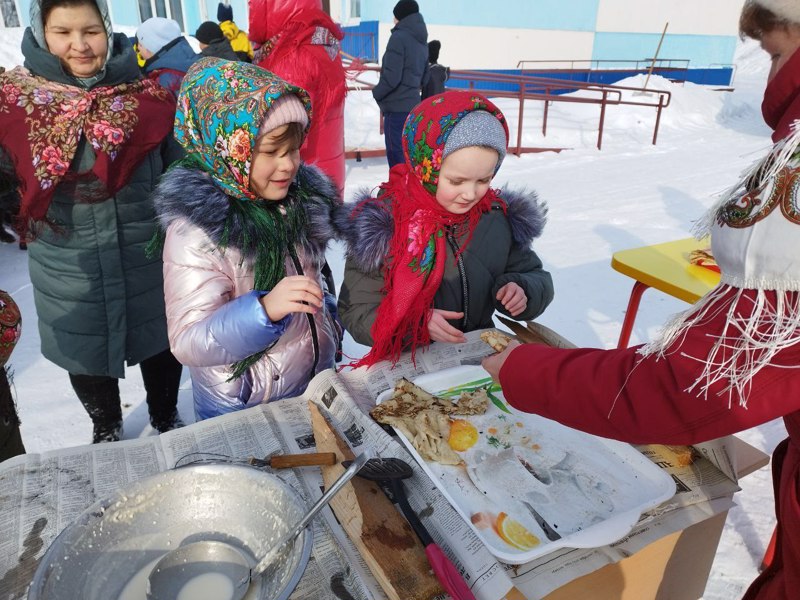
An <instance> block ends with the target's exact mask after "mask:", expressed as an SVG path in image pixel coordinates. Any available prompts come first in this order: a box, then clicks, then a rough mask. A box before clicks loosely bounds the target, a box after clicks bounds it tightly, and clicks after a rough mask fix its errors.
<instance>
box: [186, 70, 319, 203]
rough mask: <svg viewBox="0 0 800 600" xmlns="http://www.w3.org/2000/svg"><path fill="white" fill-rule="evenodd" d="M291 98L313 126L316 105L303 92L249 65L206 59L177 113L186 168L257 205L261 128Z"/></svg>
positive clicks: (189, 76)
mask: <svg viewBox="0 0 800 600" xmlns="http://www.w3.org/2000/svg"><path fill="white" fill-rule="evenodd" d="M286 94H295V95H297V97H298V98H300V100H301V101H302V102H303V105H304V106H305V107H306V111H307V112H308V119H309V125H310V123H311V99H310V98H309V96H308V93H307V92H306V91H305V90H303V89H302V88H299V87H296V86H293V85H291V84H290V83H287V82H286V81H284V80H283V79H281V78H280V77H278V76H277V75H275V74H273V73H270V72H269V71H267V70H265V69H262V68H261V67H257V66H255V65H252V64H249V63H244V62H232V61H227V60H222V59H219V58H213V57H208V58H203V59H201V60H198V61H197V62H195V63H194V64H193V65H192V66H191V67H189V70H188V71H187V72H186V76H185V77H184V79H183V84H182V85H181V90H180V94H179V95H178V108H177V111H176V112H175V139H176V140H177V141H178V143H179V144H180V145H181V146H183V148H184V149H185V150H186V159H184V161H182V162H183V165H184V166H191V167H194V168H199V169H201V170H203V171H205V172H206V173H208V174H209V175H210V176H211V177H212V179H213V180H214V183H216V184H217V186H219V187H220V188H221V189H222V190H223V191H224V192H225V193H226V194H227V195H228V196H231V197H232V198H236V199H248V200H256V199H257V198H258V196H257V195H256V194H254V193H253V192H251V191H250V160H251V158H252V154H253V147H254V144H255V141H256V137H257V136H258V128H259V127H260V126H261V123H262V122H263V121H264V118H265V117H266V115H267V112H268V111H269V109H270V107H271V106H272V105H273V103H274V102H275V101H276V100H277V99H278V98H280V97H281V96H284V95H286Z"/></svg>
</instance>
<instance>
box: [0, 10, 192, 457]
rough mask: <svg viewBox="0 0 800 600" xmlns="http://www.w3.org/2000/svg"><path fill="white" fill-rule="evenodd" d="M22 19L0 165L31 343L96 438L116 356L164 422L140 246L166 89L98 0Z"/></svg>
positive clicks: (162, 424)
mask: <svg viewBox="0 0 800 600" xmlns="http://www.w3.org/2000/svg"><path fill="white" fill-rule="evenodd" d="M30 23H31V25H30V27H29V28H28V29H26V30H25V35H24V37H23V38H22V54H23V56H24V57H25V66H24V67H16V68H14V69H12V70H11V71H7V72H6V73H3V74H2V75H0V88H2V90H3V93H2V94H0V172H2V175H3V177H6V178H8V179H10V180H12V181H13V182H14V183H15V184H16V187H17V189H18V190H19V192H20V214H19V218H20V223H21V224H22V225H23V227H24V228H25V231H24V233H25V234H26V235H27V237H28V239H29V241H30V243H29V245H28V250H29V260H28V266H29V269H30V276H31V283H32V285H33V292H34V300H35V302H36V312H37V316H38V325H39V337H40V338H41V347H42V354H43V355H44V356H45V358H47V359H48V360H50V361H52V362H54V363H55V364H57V365H58V366H60V367H62V368H63V369H65V370H66V371H67V372H68V373H69V379H70V382H71V384H72V387H73V389H74V390H75V393H76V395H77V396H78V398H79V399H80V401H81V403H82V404H83V405H84V407H85V408H86V411H87V413H88V414H89V416H90V417H91V419H92V423H93V426H94V433H93V441H94V442H106V441H116V440H118V439H120V436H121V433H122V408H121V404H120V394H119V382H118V380H119V378H121V377H124V376H125V365H126V364H127V365H128V366H131V365H136V364H139V365H140V367H141V370H142V379H143V381H144V387H145V390H146V393H147V407H148V409H149V412H150V423H151V425H152V426H153V428H154V429H156V430H158V431H162V432H163V431H168V430H170V429H174V428H175V427H176V426H179V425H181V424H182V423H181V420H180V417H179V416H178V412H177V402H178V388H179V386H180V378H181V369H182V367H181V364H180V363H179V362H178V361H177V360H176V359H175V357H174V356H172V354H171V353H170V351H169V340H168V339H167V321H166V315H165V309H164V281H163V275H162V272H161V270H162V262H161V259H160V257H159V258H150V257H148V256H146V254H145V247H146V246H147V243H148V242H149V241H150V239H151V238H152V237H153V234H154V233H155V211H154V208H153V203H152V201H151V200H150V199H149V195H150V192H151V191H152V189H153V186H154V185H155V181H156V180H157V179H158V177H159V176H160V175H161V173H163V172H164V170H165V169H166V167H167V165H168V164H169V163H170V162H171V161H172V160H174V159H177V158H179V157H180V155H181V151H180V147H179V146H178V145H177V144H176V143H175V141H174V140H173V139H172V125H173V119H174V116H175V99H174V98H173V97H171V96H170V94H169V92H167V91H166V90H165V89H164V88H162V87H160V86H159V85H157V84H156V83H154V82H153V81H149V80H143V79H142V75H141V72H140V71H139V67H138V65H137V63H136V57H135V55H134V53H133V48H132V47H131V44H130V42H129V41H128V39H127V37H126V36H125V35H123V34H121V33H113V32H112V28H111V21H110V19H109V14H108V7H107V5H106V2H105V0H34V1H33V2H32V3H31V13H30ZM0 179H2V177H0Z"/></svg>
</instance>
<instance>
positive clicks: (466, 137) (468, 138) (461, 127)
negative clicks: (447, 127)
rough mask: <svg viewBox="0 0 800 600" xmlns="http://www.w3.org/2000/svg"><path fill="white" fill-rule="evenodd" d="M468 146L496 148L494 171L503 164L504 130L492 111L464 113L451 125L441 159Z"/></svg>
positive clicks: (504, 155)
mask: <svg viewBox="0 0 800 600" xmlns="http://www.w3.org/2000/svg"><path fill="white" fill-rule="evenodd" d="M469 146H483V147H486V148H491V149H492V150H496V151H497V154H499V155H500V156H499V158H498V159H497V167H495V170H494V171H495V173H496V172H497V169H499V168H500V165H501V164H503V159H504V158H505V157H506V149H507V147H508V140H507V139H506V130H505V129H504V128H503V124H502V123H500V121H498V120H497V117H495V116H494V115H493V114H492V113H490V112H487V111H485V110H474V111H472V112H470V113H468V114H466V115H464V117H463V118H462V119H461V120H460V121H459V122H458V123H456V126H455V127H453V130H452V131H451V132H450V135H448V136H447V141H446V142H445V143H444V152H442V160H444V159H445V158H447V155H448V154H452V153H453V152H455V151H456V150H461V149H462V148H468V147H469Z"/></svg>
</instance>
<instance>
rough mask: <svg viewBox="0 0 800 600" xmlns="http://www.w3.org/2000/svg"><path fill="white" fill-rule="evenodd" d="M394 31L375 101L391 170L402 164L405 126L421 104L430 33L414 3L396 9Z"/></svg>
mask: <svg viewBox="0 0 800 600" xmlns="http://www.w3.org/2000/svg"><path fill="white" fill-rule="evenodd" d="M393 12H394V19H395V21H394V22H395V27H394V29H392V35H391V36H390V37H389V43H388V44H387V45H386V52H385V53H384V55H383V60H382V62H381V76H380V80H379V81H378V85H376V86H375V87H374V88H373V89H372V97H373V98H375V101H376V102H377V103H378V106H379V107H380V109H381V113H382V114H383V135H384V139H385V142H386V158H387V160H388V161H389V168H392V167H393V166H395V165H396V164H399V163H401V162H403V146H402V142H401V139H402V134H403V123H405V122H406V117H407V116H408V113H409V112H411V109H412V108H414V107H415V106H416V105H417V104H419V101H420V91H421V90H422V86H423V85H424V84H425V82H426V81H427V77H428V46H427V43H428V29H427V28H426V27H425V21H424V20H423V18H422V15H421V14H420V13H419V5H418V4H417V3H416V2H415V1H414V0H400V2H398V3H397V4H396V5H395V7H394V11H393Z"/></svg>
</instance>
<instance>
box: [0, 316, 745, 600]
mask: <svg viewBox="0 0 800 600" xmlns="http://www.w3.org/2000/svg"><path fill="white" fill-rule="evenodd" d="M479 335H480V332H472V333H470V334H467V338H468V341H467V343H466V344H459V345H438V344H434V345H432V346H431V348H430V349H429V350H428V351H427V352H424V353H420V354H418V355H417V360H416V362H414V361H412V360H411V359H410V357H407V358H405V359H404V360H403V361H401V363H400V364H398V365H397V366H396V367H394V368H389V367H388V365H383V366H382V365H376V366H374V367H372V368H370V369H368V370H365V369H359V370H356V371H344V372H341V373H338V374H337V373H335V372H334V371H332V370H330V371H326V372H324V373H321V374H319V375H318V376H317V377H316V378H315V379H314V380H312V382H311V383H310V384H309V387H308V389H307V390H306V392H305V393H304V394H303V395H302V396H299V397H297V398H290V399H286V400H281V401H278V402H274V403H271V404H267V405H262V406H258V407H254V408H252V409H249V410H245V411H241V412H237V413H232V414H228V415H224V416H221V417H217V418H215V419H211V420H208V421H203V422H200V423H196V424H193V425H190V426H188V427H184V428H182V429H178V430H175V431H171V432H168V433H165V434H162V435H160V436H157V437H149V438H144V439H138V440H129V441H123V442H117V443H114V444H101V445H93V446H82V447H76V448H69V449H65V450H57V451H52V452H46V453H42V454H39V455H36V454H34V455H23V456H20V457H16V458H14V459H11V460H9V461H6V462H4V463H3V464H2V465H0V600H5V599H11V600H17V599H21V598H25V596H26V594H27V589H28V586H29V585H30V582H31V580H32V578H33V575H34V572H35V570H36V567H37V565H38V563H39V561H40V560H41V558H42V556H43V554H44V552H45V551H46V549H47V548H48V546H49V545H50V543H51V542H52V541H53V539H55V537H56V535H58V533H59V532H60V531H61V530H62V529H64V527H66V526H67V525H69V524H70V523H71V522H72V521H73V520H74V519H75V518H76V517H77V516H78V515H79V514H80V513H81V512H83V511H84V510H85V509H86V508H87V507H88V506H89V505H90V504H92V503H93V502H94V501H96V500H98V499H100V498H102V497H104V496H106V495H108V494H110V493H111V492H112V491H115V490H118V489H120V488H122V487H124V486H125V485H126V484H128V483H130V482H132V481H135V480H138V479H141V478H143V477H147V476H149V475H153V474H155V473H158V472H160V471H163V470H166V469H170V468H173V467H174V466H175V465H176V464H185V463H187V462H191V461H192V460H195V459H197V458H206V459H207V458H210V457H217V458H219V459H224V460H234V459H246V458H248V457H250V456H256V457H259V458H264V457H266V456H269V455H272V454H275V453H294V452H311V451H313V450H314V438H313V434H312V430H311V424H310V419H309V413H308V409H307V406H308V401H309V400H311V401H313V402H316V403H318V404H319V405H322V406H324V407H325V410H326V411H327V413H328V414H329V415H331V417H332V419H333V422H334V424H335V425H336V426H337V428H338V429H339V430H340V431H341V432H342V433H343V435H344V436H345V437H346V439H347V440H348V441H349V443H350V445H351V446H352V448H353V449H354V451H355V452H356V453H358V452H359V451H360V450H361V449H362V448H370V449H371V450H372V451H374V452H376V453H378V454H379V455H381V456H397V457H400V458H403V459H404V460H406V461H409V462H410V463H411V464H412V465H413V464H414V462H413V460H412V459H411V456H410V455H409V454H408V453H407V452H406V451H405V449H404V448H403V447H402V445H401V444H400V443H399V442H398V441H397V440H395V439H394V438H392V437H391V436H390V435H388V434H387V433H386V432H385V431H384V430H383V429H382V428H381V427H380V426H379V425H377V424H376V423H375V422H374V421H373V420H372V419H371V418H370V417H369V416H368V415H367V414H366V409H368V408H370V407H371V406H373V405H374V399H375V398H376V397H377V395H378V394H379V393H380V392H382V391H383V390H385V389H388V388H389V387H391V386H392V385H393V384H394V381H395V380H396V379H397V378H399V377H401V376H405V377H409V378H414V377H415V376H417V375H421V374H424V373H430V372H434V371H438V370H441V369H443V368H448V367H452V366H458V365H464V364H476V363H478V362H479V361H480V359H481V358H482V357H483V356H484V355H486V354H488V353H489V352H491V349H490V348H489V347H488V346H487V345H486V344H484V343H483V342H481V341H480V338H479ZM640 450H642V451H643V452H644V454H645V455H647V456H649V457H650V458H651V460H653V461H654V462H655V463H656V464H658V465H659V466H661V467H662V468H664V469H666V470H667V472H668V473H670V475H672V477H673V478H674V479H675V480H676V483H677V484H678V489H679V493H678V494H677V495H676V497H675V498H673V499H672V500H670V501H668V502H667V503H665V504H664V505H663V506H661V507H658V508H657V509H655V510H654V511H651V512H650V513H648V514H646V515H643V517H642V519H641V520H640V522H639V523H638V524H637V526H636V527H635V528H634V529H633V530H632V531H631V532H630V533H629V534H628V535H627V536H626V537H625V538H624V539H622V540H620V541H618V542H616V543H615V544H612V545H610V546H606V547H604V548H595V549H565V550H561V551H558V552H554V553H552V554H551V555H548V556H546V557H543V558H542V559H539V560H537V561H533V562H532V563H529V564H526V565H519V566H514V567H512V566H509V565H505V564H502V563H500V562H499V561H498V560H497V559H495V558H494V557H493V556H492V555H491V554H490V553H489V552H488V551H487V550H486V548H485V547H484V546H483V544H482V543H481V542H480V540H479V539H478V538H477V536H476V535H475V534H474V532H473V531H472V529H471V528H470V527H469V526H468V525H467V523H465V522H464V521H463V520H462V519H461V517H460V516H459V515H458V514H457V513H456V511H455V509H453V507H452V506H451V505H450V504H449V502H447V500H446V499H445V498H444V497H443V496H442V495H441V494H440V493H439V492H438V488H436V487H435V486H434V485H432V483H431V481H430V480H429V479H428V478H427V476H426V475H425V474H424V472H423V471H422V470H421V469H419V468H416V469H415V471H414V475H413V477H412V478H411V479H409V480H406V482H405V483H406V488H407V490H408V495H409V499H410V503H411V505H412V507H413V508H414V509H415V510H416V511H417V513H418V514H419V515H420V517H421V518H422V520H423V522H424V524H425V526H426V527H427V528H428V530H429V531H430V533H431V536H432V537H433V538H434V540H435V541H436V542H437V543H438V544H439V545H440V546H441V547H442V549H443V550H444V551H445V553H446V554H447V555H448V556H449V557H450V558H451V559H452V560H453V562H454V564H455V565H456V566H457V567H458V568H459V569H460V570H461V572H462V573H463V575H464V577H465V579H466V580H467V581H468V583H469V585H470V586H471V588H472V590H473V592H474V593H475V595H476V597H477V598H478V599H479V600H504V599H508V600H511V599H512V598H513V599H515V600H517V599H519V598H523V597H524V598H530V599H535V598H541V597H542V596H545V595H546V594H548V593H549V592H550V591H552V590H554V589H556V588H558V587H560V586H562V585H564V584H566V583H568V582H569V581H571V580H573V579H575V578H577V577H580V576H582V575H585V574H587V573H590V572H592V571H594V570H596V569H599V568H601V567H603V566H605V565H607V564H611V563H614V562H617V561H619V560H622V559H623V558H625V557H626V556H629V555H631V554H632V553H634V552H636V551H638V550H639V549H641V548H642V547H644V546H645V545H647V544H649V543H651V542H653V541H655V540H657V539H659V538H661V537H663V536H665V535H668V534H670V533H673V532H675V531H679V530H681V529H683V528H685V527H688V526H689V525H692V524H694V523H697V522H700V521H702V520H704V519H707V518H709V517H710V516H712V515H714V514H717V513H719V512H721V511H724V510H727V509H728V508H729V507H730V505H731V500H730V497H731V496H732V494H733V492H735V491H736V490H737V489H738V487H737V486H736V484H735V482H734V481H732V480H731V479H730V478H728V477H726V476H725V475H724V474H722V473H720V471H719V469H718V468H717V467H715V466H714V464H712V463H711V462H710V461H709V459H708V456H709V454H708V452H704V451H703V450H697V449H688V450H687V449H686V448H684V447H678V448H672V447H663V446H647V447H642V448H640ZM687 452H688V453H687ZM714 452H717V453H722V452H724V444H722V446H721V449H719V448H718V449H716V450H714ZM712 458H713V456H712ZM723 462H724V459H723ZM728 462H730V461H728ZM281 477H283V478H284V479H285V480H287V481H288V482H289V483H290V484H291V485H293V486H294V487H295V488H296V489H297V490H298V491H299V492H300V493H301V494H302V495H303V496H305V497H306V499H307V500H308V502H309V503H311V502H313V500H315V499H316V498H318V497H319V496H320V494H321V486H322V478H321V474H320V472H319V470H318V469H315V468H303V469H294V470H283V471H281ZM339 598H353V599H355V600H371V599H374V600H383V599H384V598H386V595H385V594H384V593H383V591H382V590H381V588H380V587H379V585H378V583H377V582H376V580H375V579H374V578H373V577H372V575H371V574H370V572H369V569H368V567H367V565H366V563H365V562H364V561H363V559H362V558H361V556H360V555H359V554H358V552H357V551H356V549H355V546H354V545H353V544H352V543H351V542H350V540H349V539H348V537H347V535H346V534H345V533H344V531H343V530H342V529H341V527H339V525H338V524H337V522H336V519H335V517H334V516H333V515H332V513H331V512H330V510H329V509H325V511H324V512H323V518H321V519H316V520H315V523H314V544H313V551H312V558H311V560H310V561H309V564H308V567H307V568H306V571H305V573H304V575H303V578H302V579H301V581H300V584H299V585H298V587H297V589H296V591H295V592H294V594H292V599H293V600H306V599H307V600H312V599H330V600H336V599H339Z"/></svg>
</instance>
